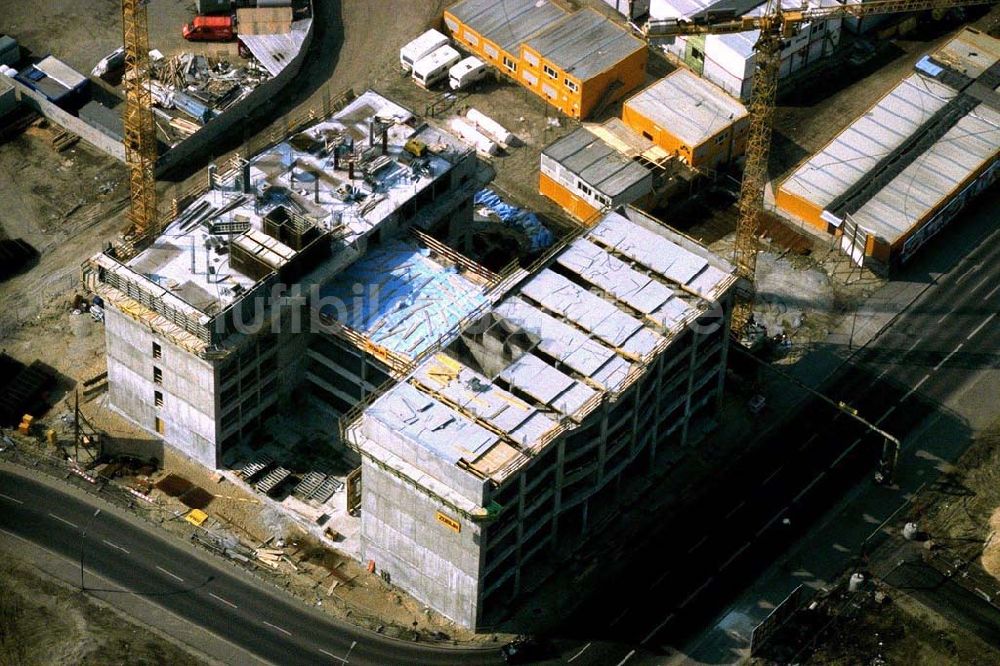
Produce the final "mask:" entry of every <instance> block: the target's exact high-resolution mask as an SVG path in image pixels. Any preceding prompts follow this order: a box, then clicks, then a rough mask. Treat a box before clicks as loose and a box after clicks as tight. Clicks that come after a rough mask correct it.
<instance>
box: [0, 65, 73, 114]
mask: <svg viewBox="0 0 1000 666" xmlns="http://www.w3.org/2000/svg"><path fill="white" fill-rule="evenodd" d="M14 78H16V79H17V80H18V81H20V82H21V83H23V84H24V85H26V86H28V87H29V88H31V89H32V90H34V91H36V92H39V93H41V94H42V95H44V96H45V98H46V99H48V100H49V101H50V102H53V103H55V104H58V105H59V106H61V107H64V108H66V107H71V106H73V105H74V104H75V103H77V102H78V101H79V100H80V98H81V97H82V95H83V92H84V91H85V90H86V89H87V84H88V79H87V77H85V76H84V75H83V74H81V73H79V72H77V71H76V70H74V69H73V68H72V67H70V66H69V65H67V64H66V63H64V62H62V61H61V60H59V59H57V58H55V57H54V56H47V57H46V58H43V59H42V60H41V61H39V62H38V63H37V64H35V65H31V66H29V67H28V68H26V69H24V70H22V71H21V72H19V73H18V75H17V76H16V77H14Z"/></svg>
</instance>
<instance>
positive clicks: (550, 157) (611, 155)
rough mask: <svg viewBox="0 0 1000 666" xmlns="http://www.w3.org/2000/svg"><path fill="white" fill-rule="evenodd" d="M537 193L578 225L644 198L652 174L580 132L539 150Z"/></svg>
mask: <svg viewBox="0 0 1000 666" xmlns="http://www.w3.org/2000/svg"><path fill="white" fill-rule="evenodd" d="M538 189H539V192H541V193H542V194H544V195H545V196H547V197H548V198H550V199H552V200H553V201H555V202H556V203H557V204H559V205H560V206H561V207H562V208H563V210H565V211H566V212H568V213H569V214H570V215H572V216H573V217H575V218H576V219H578V220H581V221H582V220H587V219H589V218H590V217H592V216H593V215H595V214H596V213H597V212H598V211H600V210H604V209H607V208H615V207H617V206H624V205H627V204H630V203H634V202H636V201H638V200H639V199H641V198H642V197H644V196H646V195H647V194H649V193H650V192H652V191H653V174H652V172H651V171H649V170H648V169H646V168H645V167H643V166H642V165H640V164H639V163H638V162H635V161H633V160H630V159H629V158H627V157H625V156H624V155H622V154H621V153H619V152H618V151H616V150H615V149H614V148H612V147H611V146H609V145H608V144H607V143H605V142H604V141H603V140H602V139H600V138H598V137H597V136H595V135H593V134H591V133H590V132H589V131H587V130H586V129H584V128H580V129H578V130H576V131H574V132H571V133H570V134H568V135H566V136H565V137H563V138H561V139H559V140H557V141H555V142H553V143H551V144H550V145H548V146H546V147H545V148H544V149H543V150H542V155H541V168H540V171H539V175H538Z"/></svg>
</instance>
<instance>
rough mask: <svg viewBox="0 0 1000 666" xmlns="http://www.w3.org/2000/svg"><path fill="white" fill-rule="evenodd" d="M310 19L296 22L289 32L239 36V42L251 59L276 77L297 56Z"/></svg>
mask: <svg viewBox="0 0 1000 666" xmlns="http://www.w3.org/2000/svg"><path fill="white" fill-rule="evenodd" d="M309 23H311V19H306V20H302V21H296V22H295V23H293V24H292V30H291V32H286V33H281V34H273V35H245V34H242V33H241V34H240V41H241V42H242V43H243V44H244V45H245V46H246V47H247V49H249V50H250V53H252V54H253V57H254V58H256V59H257V61H258V62H259V63H260V64H261V65H263V67H264V69H266V70H267V71H268V72H270V73H271V76H277V75H278V74H279V73H281V70H283V69H284V68H285V67H286V66H287V65H288V63H289V62H291V60H292V58H294V57H295V56H297V55H298V54H299V50H300V49H301V48H302V44H303V43H304V42H305V36H306V33H307V32H308V31H309Z"/></svg>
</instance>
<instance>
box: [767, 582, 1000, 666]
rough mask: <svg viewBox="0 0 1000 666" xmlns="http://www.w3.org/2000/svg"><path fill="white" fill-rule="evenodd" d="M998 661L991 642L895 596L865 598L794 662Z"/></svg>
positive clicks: (962, 664) (978, 665)
mask: <svg viewBox="0 0 1000 666" xmlns="http://www.w3.org/2000/svg"><path fill="white" fill-rule="evenodd" d="M998 659H1000V652H997V648H996V646H990V645H987V644H986V643H984V642H983V641H982V640H980V639H979V638H978V637H976V636H974V635H972V634H970V633H969V632H967V631H965V630H964V629H963V628H961V627H958V626H955V625H954V624H952V623H950V622H948V621H947V620H946V619H945V618H943V617H941V616H940V615H938V614H937V613H935V612H933V611H930V610H928V609H927V608H926V607H925V606H923V605H921V604H919V603H917V602H915V601H913V600H911V599H909V598H908V597H906V596H905V595H901V594H900V595H895V596H891V597H889V598H888V599H887V600H886V601H885V602H884V603H882V604H876V603H873V602H871V601H869V602H867V603H865V604H864V605H863V606H862V608H861V609H860V611H859V612H858V614H857V616H856V617H851V618H847V617H844V618H839V619H838V620H836V622H835V624H834V625H833V626H831V627H830V628H829V629H828V630H827V631H825V632H824V633H823V634H822V637H821V639H820V641H819V643H818V645H817V649H816V650H815V651H813V652H811V653H810V654H808V655H806V658H805V659H803V660H802V661H801V662H800V663H809V664H817V665H821V664H822V665H830V666H855V665H856V664H872V665H887V664H908V665H910V666H946V665H947V666H988V665H990V664H996V663H997V660H998ZM757 663H760V664H763V663H766V662H764V661H760V660H758V661H757Z"/></svg>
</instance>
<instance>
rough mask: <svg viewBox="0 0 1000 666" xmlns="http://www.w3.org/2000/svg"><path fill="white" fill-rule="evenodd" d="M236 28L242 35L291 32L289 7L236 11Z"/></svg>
mask: <svg viewBox="0 0 1000 666" xmlns="http://www.w3.org/2000/svg"><path fill="white" fill-rule="evenodd" d="M236 26H237V29H238V30H239V33H240V36H243V35H282V34H284V33H286V32H291V31H292V8H291V7H248V8H245V9H237V10H236Z"/></svg>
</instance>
